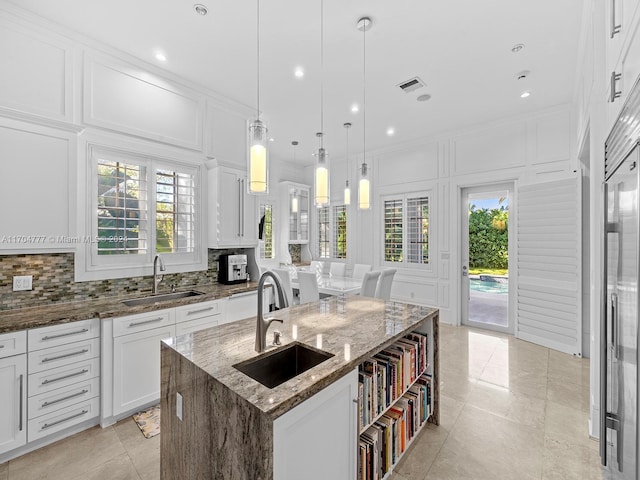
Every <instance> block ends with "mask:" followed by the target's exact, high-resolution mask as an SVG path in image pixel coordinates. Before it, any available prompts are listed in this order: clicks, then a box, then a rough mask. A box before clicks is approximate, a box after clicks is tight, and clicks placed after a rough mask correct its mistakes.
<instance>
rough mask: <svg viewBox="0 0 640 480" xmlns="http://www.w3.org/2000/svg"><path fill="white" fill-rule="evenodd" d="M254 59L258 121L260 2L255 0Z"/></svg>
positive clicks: (257, 115) (258, 115)
mask: <svg viewBox="0 0 640 480" xmlns="http://www.w3.org/2000/svg"><path fill="white" fill-rule="evenodd" d="M256 12H257V14H256V32H257V33H256V58H257V68H256V71H257V75H256V77H257V81H256V90H257V95H256V97H257V99H258V100H257V102H258V103H257V105H256V117H257V118H258V120H260V0H256Z"/></svg>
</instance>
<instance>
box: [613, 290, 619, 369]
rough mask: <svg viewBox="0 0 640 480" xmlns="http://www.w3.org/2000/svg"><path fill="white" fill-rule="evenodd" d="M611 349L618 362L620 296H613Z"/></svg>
mask: <svg viewBox="0 0 640 480" xmlns="http://www.w3.org/2000/svg"><path fill="white" fill-rule="evenodd" d="M611 349H612V350H613V358H615V359H616V360H618V295H617V294H615V293H612V294H611Z"/></svg>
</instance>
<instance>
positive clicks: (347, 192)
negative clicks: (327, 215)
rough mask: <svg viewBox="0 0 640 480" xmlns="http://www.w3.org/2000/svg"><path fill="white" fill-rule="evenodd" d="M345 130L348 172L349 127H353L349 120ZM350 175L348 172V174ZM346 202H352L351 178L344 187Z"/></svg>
mask: <svg viewBox="0 0 640 480" xmlns="http://www.w3.org/2000/svg"><path fill="white" fill-rule="evenodd" d="M343 127H344V129H345V131H346V132H347V153H346V158H347V172H348V171H349V129H350V128H351V124H350V123H349V122H347V123H345V124H344V125H343ZM347 176H348V174H347ZM344 204H345V205H350V204H351V189H350V188H349V180H348V179H347V181H346V184H345V187H344Z"/></svg>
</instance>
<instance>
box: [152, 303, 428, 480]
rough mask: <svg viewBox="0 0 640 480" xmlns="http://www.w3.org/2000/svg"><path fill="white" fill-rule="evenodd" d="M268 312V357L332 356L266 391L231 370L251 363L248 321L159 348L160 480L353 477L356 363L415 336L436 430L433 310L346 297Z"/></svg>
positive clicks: (251, 327) (251, 324) (251, 338)
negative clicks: (295, 351) (277, 353)
mask: <svg viewBox="0 0 640 480" xmlns="http://www.w3.org/2000/svg"><path fill="white" fill-rule="evenodd" d="M273 315H274V316H276V317H277V318H279V319H281V320H283V324H278V325H277V327H275V328H274V326H272V327H271V328H270V332H268V337H267V338H268V339H269V340H270V338H271V331H272V330H274V329H276V328H277V329H278V330H280V331H281V332H282V335H281V337H282V346H280V347H270V348H271V350H273V349H274V348H278V349H280V348H285V347H286V346H287V345H288V344H291V343H295V342H299V343H302V344H304V345H308V346H310V347H312V348H316V349H319V350H322V351H324V352H327V353H329V354H331V355H333V356H332V357H331V358H329V359H328V360H326V361H324V362H322V363H320V364H319V365H316V366H315V367H313V368H311V369H309V370H308V371H306V372H304V373H302V374H300V375H298V376H296V377H294V378H291V379H290V380H287V381H285V382H284V383H282V384H281V385H278V386H276V387H274V388H267V387H266V386H264V385H262V384H261V383H259V382H257V381H255V380H253V379H252V378H250V377H248V376H246V375H245V374H243V373H241V372H240V371H239V370H237V369H236V368H234V365H236V364H238V363H241V362H244V361H246V360H248V359H251V358H255V357H258V356H259V355H258V354H257V353H256V352H255V351H254V340H255V329H256V321H255V318H251V319H246V320H241V321H239V322H235V323H232V324H227V325H222V326H219V327H215V328H211V329H207V330H202V331H199V332H195V333H192V334H188V335H184V336H180V337H177V338H174V339H168V340H165V341H164V342H163V343H162V345H161V360H162V367H161V409H162V412H163V414H162V416H161V431H162V435H161V477H162V479H163V480H177V479H187V478H188V479H216V480H236V479H238V480H241V479H242V480H244V479H256V480H258V479H259V480H273V479H275V480H293V479H295V478H297V479H298V480H299V478H305V480H314V479H316V478H318V479H320V478H322V479H326V478H332V479H336V480H339V479H344V480H355V479H356V477H357V469H358V468H360V466H359V465H358V464H359V462H358V461H357V449H358V434H359V433H361V432H359V430H360V429H359V428H358V425H359V423H361V421H360V422H359V420H360V419H359V417H360V416H361V415H362V413H361V412H359V410H361V408H360V409H359V408H358V404H357V402H358V396H359V385H358V366H359V365H360V364H362V363H363V362H364V361H365V360H367V359H370V358H371V357H372V356H373V355H375V354H377V353H378V352H380V351H381V350H384V349H388V348H390V346H391V345H392V344H394V343H395V342H397V341H398V340H399V339H401V338H402V337H404V336H405V335H407V334H410V333H411V332H414V331H415V332H422V333H423V334H425V335H426V336H427V338H428V339H429V340H428V360H427V361H426V364H425V367H426V373H428V376H429V378H430V383H431V387H430V393H429V395H430V399H429V411H430V416H429V418H428V421H429V422H431V423H435V424H438V423H439V401H438V400H439V393H438V381H437V379H438V310H437V309H434V308H429V307H422V306H416V305H409V304H403V303H396V302H384V301H381V300H376V299H371V298H366V297H359V296H353V297H345V298H341V297H332V298H328V299H324V300H321V301H319V302H316V303H310V304H305V305H300V306H296V307H292V308H289V309H285V310H280V311H277V312H274V313H273ZM274 325H275V324H274ZM268 343H270V341H269V342H268ZM262 355H269V353H268V352H266V353H265V354H261V355H260V356H262ZM412 373H415V372H412ZM360 396H362V394H361V392H360ZM374 420H375V419H374ZM396 460H397V459H396ZM300 472H304V474H303V476H302V477H301V476H300V475H301V473H300Z"/></svg>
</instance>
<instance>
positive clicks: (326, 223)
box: [317, 205, 347, 258]
mask: <svg viewBox="0 0 640 480" xmlns="http://www.w3.org/2000/svg"><path fill="white" fill-rule="evenodd" d="M317 211H318V256H319V257H320V258H347V206H346V205H335V206H333V207H331V208H330V207H321V208H318V210H317Z"/></svg>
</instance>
